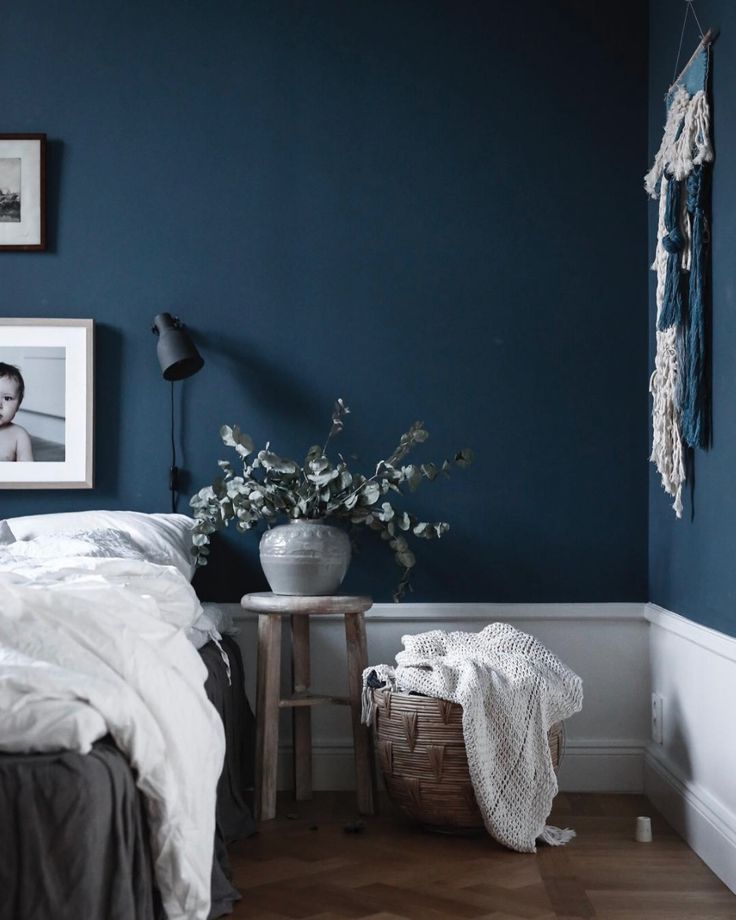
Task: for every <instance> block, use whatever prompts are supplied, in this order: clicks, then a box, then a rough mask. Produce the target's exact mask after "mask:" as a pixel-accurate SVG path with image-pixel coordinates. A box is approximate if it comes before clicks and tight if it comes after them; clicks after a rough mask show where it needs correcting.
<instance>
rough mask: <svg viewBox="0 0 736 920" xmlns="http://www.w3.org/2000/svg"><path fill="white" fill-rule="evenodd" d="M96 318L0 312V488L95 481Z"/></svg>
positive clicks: (56, 486)
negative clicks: (7, 316) (3, 315)
mask: <svg viewBox="0 0 736 920" xmlns="http://www.w3.org/2000/svg"><path fill="white" fill-rule="evenodd" d="M93 375H94V322H93V320H91V319H3V318H0V489H91V488H92V486H93V463H92V460H93V429H92V421H93V395H94V376H93Z"/></svg>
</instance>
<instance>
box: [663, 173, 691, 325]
mask: <svg viewBox="0 0 736 920" xmlns="http://www.w3.org/2000/svg"><path fill="white" fill-rule="evenodd" d="M664 227H665V230H666V231H667V232H666V233H665V235H664V236H663V237H662V246H663V247H664V249H665V250H666V252H667V272H666V274H665V282H664V299H663V302H662V311H661V313H660V315H659V321H658V323H657V329H659V331H660V332H664V330H665V329H669V327H670V326H679V325H680V324H681V323H682V314H683V297H682V276H681V272H680V253H681V252H682V247H683V246H684V244H685V238H684V236H683V235H682V230H681V229H680V183H679V182H677V181H676V180H675V178H674V177H671V176H670V177H668V181H667V201H666V204H665V212H664Z"/></svg>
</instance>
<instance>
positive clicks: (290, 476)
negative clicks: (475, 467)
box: [190, 399, 472, 601]
mask: <svg viewBox="0 0 736 920" xmlns="http://www.w3.org/2000/svg"><path fill="white" fill-rule="evenodd" d="M349 414H350V409H349V408H348V407H347V406H346V405H345V403H344V402H343V400H342V399H338V400H337V401H336V402H335V404H334V407H333V411H332V426H331V428H330V431H329V433H328V435H327V439H326V440H325V443H324V444H323V445H322V447H320V446H319V445H314V446H313V447H310V448H309V451H308V452H307V456H306V458H305V460H304V463H303V464H299V463H297V462H296V461H294V460H289V459H287V458H283V457H280V456H279V455H278V454H277V453H275V451H273V450H272V449H271V444H270V442H268V443H267V444H266V446H265V448H264V449H263V450H260V451H257V452H256V451H255V447H254V442H253V439H252V438H251V437H250V436H249V435H247V434H245V433H243V432H242V431H241V430H240V429H239V428H238V427H237V426H236V425H235V426H232V427H231V426H229V425H225V426H223V427H222V428H221V429H220V436H221V437H222V440H223V443H224V444H225V445H226V446H228V447H231V448H233V449H234V450H235V452H236V453H237V454H238V456H239V458H240V459H241V460H242V474H239V473H237V474H236V472H235V471H234V469H233V466H232V465H231V463H230V462H229V461H227V460H220V461H219V466H220V468H221V470H222V476H221V477H218V478H217V479H215V481H214V482H213V483H212V485H210V486H206V487H205V488H203V489H200V491H199V492H197V494H196V495H194V496H192V498H191V500H190V505H191V507H192V511H193V515H194V518H195V523H194V527H193V529H192V553H193V555H194V556H195V557H196V561H197V563H198V564H199V565H206V564H207V561H208V559H207V557H208V555H209V552H210V539H211V537H212V535H213V534H214V533H216V532H217V531H219V530H222V529H224V528H226V527H228V526H229V525H230V523H231V522H234V525H235V527H236V529H237V530H238V531H239V532H246V531H249V530H252V529H253V528H254V527H256V526H257V525H258V524H260V523H261V522H263V523H264V524H265V525H266V526H267V527H271V526H272V524H273V523H274V521H275V520H277V519H278V518H279V517H280V516H285V517H287V518H289V519H291V520H297V519H300V518H305V519H309V520H319V519H325V518H330V519H333V518H335V519H337V520H342V521H345V522H346V523H349V524H350V525H352V527H353V528H355V527H358V526H362V527H367V528H369V529H370V530H374V531H376V532H379V533H380V536H381V538H382V539H383V540H384V541H386V542H387V543H388V546H389V549H390V550H391V552H392V554H393V556H394V558H395V560H396V562H397V564H398V565H399V566H400V568H401V571H402V574H401V578H400V580H399V584H398V587H397V589H396V591H395V593H394V600H397V601H398V600H400V599H401V598H402V597H403V596H404V595H405V593H406V592H407V591H410V590H411V584H410V576H411V570H412V569H413V568H414V566H415V564H416V558H415V556H414V554H413V552H412V551H411V549H410V547H409V542H408V538H412V539H413V538H419V539H435V538H437V537H441V536H442V535H443V534H444V533H446V532H447V530H448V529H449V524H447V523H445V522H443V521H440V522H436V523H431V522H427V521H420V520H419V519H418V518H416V517H414V515H411V514H408V513H407V512H406V511H398V510H397V509H395V508H394V507H393V505H392V504H391V502H390V501H385V500H382V498H383V497H386V496H388V495H389V493H390V492H392V493H394V494H398V495H400V496H403V495H404V494H405V493H404V491H403V490H402V488H401V486H402V485H403V484H404V483H408V485H409V489H410V490H411V491H414V490H415V489H416V488H417V486H418V485H419V483H420V482H421V481H422V480H423V479H427V480H429V481H430V482H433V481H434V480H435V479H437V478H438V477H439V476H440V474H441V473H444V474H446V475H448V474H449V470H450V468H451V466H453V465H454V466H457V467H458V468H461V469H462V468H465V467H466V466H467V465H468V464H469V463H470V462H471V460H472V452H471V451H469V450H461V451H457V452H456V453H455V454H454V456H453V457H452V459H450V460H445V461H443V462H442V464H440V465H439V466H438V465H437V464H434V463H424V464H421V465H415V464H409V465H407V466H402V467H398V466H397V464H398V463H399V462H400V461H401V460H403V459H404V457H406V456H407V455H408V454H409V453H410V452H411V451H412V450H413V449H414V448H415V447H416V446H417V445H418V444H421V443H423V442H424V441H426V440H427V438H428V437H429V433H428V432H427V430H426V429H425V428H424V425H423V424H422V422H414V424H413V425H411V427H410V428H409V430H408V431H406V432H405V433H404V434H403V435H402V436H401V439H400V441H399V444H398V445H397V447H396V449H395V450H394V452H393V453H392V455H391V457H390V458H389V459H388V460H380V461H379V462H378V463H377V464H376V466H375V471H374V472H373V474H372V475H371V476H368V477H365V476H363V475H362V474H361V473H356V474H353V473H351V472H350V470H349V469H348V464H347V462H346V461H345V458H344V457H343V456H342V454H338V457H339V462H337V463H336V464H333V462H332V461H331V460H330V459H329V457H328V456H327V447H328V445H329V443H330V441H331V440H332V438H334V437H335V436H336V435H337V434H339V433H340V432H342V430H343V428H344V422H343V419H344V418H345V416H347V415H349ZM249 458H250V459H251V462H250V463H249V462H248V459H249ZM356 483H357V485H356ZM361 498H362V499H363V501H362V502H361Z"/></svg>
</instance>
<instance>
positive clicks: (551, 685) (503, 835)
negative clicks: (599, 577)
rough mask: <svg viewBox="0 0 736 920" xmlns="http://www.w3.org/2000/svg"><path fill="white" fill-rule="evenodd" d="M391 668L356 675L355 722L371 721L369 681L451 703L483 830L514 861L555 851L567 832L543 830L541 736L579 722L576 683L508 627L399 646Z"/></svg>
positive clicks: (545, 764)
mask: <svg viewBox="0 0 736 920" xmlns="http://www.w3.org/2000/svg"><path fill="white" fill-rule="evenodd" d="M401 642H402V645H403V646H404V651H403V652H399V654H398V655H397V656H396V667H395V668H394V667H391V666H390V665H386V664H380V665H375V666H373V667H370V668H367V669H366V670H365V671H364V673H363V701H362V702H363V721H364V722H365V723H366V724H368V725H370V724H372V722H373V718H374V715H375V712H374V707H373V697H372V692H371V689H370V687H369V685H368V679H369V677H370V675H371V674H372V673H373V672H375V674H376V676H377V677H378V679H379V680H380V681H383V682H385V683H386V685H387V686H388V687H389V688H390V689H391V690H393V691H401V692H411V691H413V692H416V693H421V694H423V695H425V696H431V697H435V698H437V699H445V700H451V701H452V702H453V703H457V704H459V705H460V706H462V709H463V736H464V739H465V748H466V753H467V757H468V767H469V771H470V779H471V782H472V784H473V789H474V791H475V797H476V800H477V802H478V806H479V808H480V811H481V814H482V816H483V822H484V824H485V827H486V830H487V831H488V833H489V834H491V836H493V837H494V838H495V839H496V840H498V841H499V843H502V844H503V845H504V846H507V847H510V848H511V849H513V850H517V851H519V852H521V853H534V852H536V841H537V840H541V841H543V842H544V843H547V844H549V845H551V846H562V845H563V844H565V843H567V842H568V841H570V840H571V839H572V838H573V837H574V836H575V832H574V831H573V830H571V829H570V828H564V829H562V828H557V827H552V826H551V825H548V824H547V823H546V819H547V816H548V815H549V813H550V810H551V808H552V801H553V799H554V797H555V795H556V794H557V777H556V776H555V772H554V768H553V766H552V758H551V755H550V750H549V744H548V741H547V732H548V731H549V729H550V727H551V726H552V725H553V724H554V723H555V722H559V721H562V720H563V719H567V718H569V716H571V715H573V713H576V712H579V711H580V709H581V708H582V702H583V688H582V681H581V679H580V678H579V677H578V676H577V674H575V673H573V671H571V670H570V669H569V668H567V667H566V666H565V665H564V664H563V663H562V662H561V661H560V660H559V659H558V658H557V657H556V656H555V655H553V654H552V653H551V652H550V651H549V650H548V649H546V648H545V647H544V646H543V645H542V644H541V643H540V642H538V641H537V640H536V639H535V638H534V637H533V636H530V635H527V634H526V633H523V632H520V631H519V630H517V629H515V628H514V627H513V626H510V625H509V624H508V623H491V624H490V625H488V626H486V627H485V629H483V630H482V631H481V632H480V633H465V632H452V633H446V632H442V631H440V630H433V631H431V632H426V633H420V634H419V635H417V636H403V637H402V640H401Z"/></svg>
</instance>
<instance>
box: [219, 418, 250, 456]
mask: <svg viewBox="0 0 736 920" xmlns="http://www.w3.org/2000/svg"><path fill="white" fill-rule="evenodd" d="M220 437H221V438H222V440H223V442H224V443H225V444H227V446H228V447H234V448H235V450H236V451H237V452H238V454H240V456H241V457H247V456H248V454H252V453H253V450H254V445H253V438H251V436H250V435H247V434H245V432H243V431H241V430H240V428H238V426H237V425H234V426H233V427H232V428H231V427H230V426H229V425H223V426H222V428H220Z"/></svg>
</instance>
